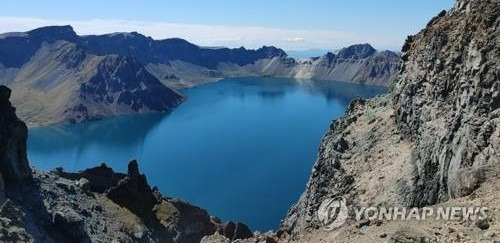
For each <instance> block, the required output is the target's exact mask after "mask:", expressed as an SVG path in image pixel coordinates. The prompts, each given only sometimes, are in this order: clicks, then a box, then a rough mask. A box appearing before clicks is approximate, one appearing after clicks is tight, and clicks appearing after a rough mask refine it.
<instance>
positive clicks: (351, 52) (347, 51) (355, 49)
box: [337, 43, 377, 59]
mask: <svg viewBox="0 0 500 243" xmlns="http://www.w3.org/2000/svg"><path fill="white" fill-rule="evenodd" d="M375 52H377V50H375V48H373V46H371V45H370V44H368V43H365V44H357V45H352V46H349V47H346V48H342V49H341V50H340V51H339V53H338V54H337V56H338V57H340V58H345V59H348V58H355V59H358V58H367V57H369V56H371V55H373V54H375Z"/></svg>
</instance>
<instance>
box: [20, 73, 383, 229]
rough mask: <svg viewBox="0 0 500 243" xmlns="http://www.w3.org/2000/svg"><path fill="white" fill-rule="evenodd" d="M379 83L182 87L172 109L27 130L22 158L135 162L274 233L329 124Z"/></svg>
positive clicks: (151, 177)
mask: <svg viewBox="0 0 500 243" xmlns="http://www.w3.org/2000/svg"><path fill="white" fill-rule="evenodd" d="M384 92H386V88H383V87H373V86H363V85H356V84H349V83H341V82H331V81H329V82H326V81H314V82H313V81H303V80H302V81H301V80H292V79H279V78H231V79H226V80H222V81H219V82H216V83H210V84H205V85H202V86H199V87H196V88H193V89H187V90H184V91H183V93H184V94H185V95H186V96H187V97H188V100H187V101H186V102H185V103H184V104H182V105H181V106H179V107H178V108H176V109H175V110H173V111H172V112H171V113H170V114H147V115H135V116H125V117H115V118H110V119H105V120H102V121H96V122H89V123H84V124H72V125H57V126H49V127H42V128H33V129H30V131H29V139H28V157H29V159H30V162H31V163H32V164H33V165H34V166H36V167H37V168H41V169H47V170H49V169H53V168H55V167H58V166H61V167H63V168H64V169H65V170H67V171H78V170H83V169H85V168H89V167H93V166H97V165H99V164H100V163H101V162H106V164H108V165H109V166H111V167H112V168H113V169H114V170H115V171H118V172H126V169H127V164H128V162H129V161H130V160H131V159H132V158H136V159H138V161H139V167H140V170H141V172H142V173H145V174H146V175H147V177H148V181H149V183H150V184H151V185H155V186H158V188H159V189H160V191H161V192H162V193H163V194H165V195H168V196H170V197H176V198H179V199H182V200H185V201H188V202H190V203H192V204H194V205H197V206H200V207H202V208H205V209H207V210H208V211H209V213H210V214H211V215H216V216H218V217H220V218H221V219H222V220H233V221H241V222H245V223H246V224H248V225H249V226H250V228H251V229H252V230H260V231H267V230H269V229H277V228H278V227H279V222H280V220H281V219H282V218H283V217H284V216H285V215H286V212H287V210H288V208H289V207H290V206H291V205H292V204H293V203H294V202H296V201H297V199H298V198H299V196H300V194H301V193H302V192H303V190H304V189H305V185H306V182H307V180H308V178H309V176H310V173H311V168H312V165H313V164H314V161H315V158H316V153H317V149H318V146H319V143H320V141H321V138H322V136H323V134H324V133H325V132H326V130H327V129H328V126H329V124H330V122H331V120H332V119H333V118H335V117H338V116H340V115H342V114H344V112H345V109H346V107H347V105H348V104H349V102H350V101H351V100H352V99H353V98H355V97H373V96H375V95H378V94H381V93H384Z"/></svg>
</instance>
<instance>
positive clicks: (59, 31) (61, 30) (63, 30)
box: [27, 25, 77, 40]
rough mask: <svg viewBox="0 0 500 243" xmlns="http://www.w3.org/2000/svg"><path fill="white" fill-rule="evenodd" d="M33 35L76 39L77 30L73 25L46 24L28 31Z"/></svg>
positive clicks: (54, 38)
mask: <svg viewBox="0 0 500 243" xmlns="http://www.w3.org/2000/svg"><path fill="white" fill-rule="evenodd" d="M27 33H28V34H29V35H30V36H31V37H42V38H44V39H50V40H58V39H63V40H74V39H76V38H77V34H76V32H75V31H74V30H73V27H71V25H62V26H46V27H41V28H37V29H34V30H31V31H28V32H27Z"/></svg>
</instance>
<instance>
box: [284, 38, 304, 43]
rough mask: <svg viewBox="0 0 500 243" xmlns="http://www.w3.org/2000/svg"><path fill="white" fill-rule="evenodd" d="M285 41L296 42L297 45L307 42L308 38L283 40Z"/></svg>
mask: <svg viewBox="0 0 500 243" xmlns="http://www.w3.org/2000/svg"><path fill="white" fill-rule="evenodd" d="M283 40H284V41H286V42H296V43H300V42H306V38H302V37H293V38H283Z"/></svg>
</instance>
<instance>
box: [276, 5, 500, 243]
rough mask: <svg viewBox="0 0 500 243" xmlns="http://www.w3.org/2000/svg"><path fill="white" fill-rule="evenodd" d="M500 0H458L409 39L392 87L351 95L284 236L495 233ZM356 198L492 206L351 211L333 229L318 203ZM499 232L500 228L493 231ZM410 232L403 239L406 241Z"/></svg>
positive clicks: (356, 202) (355, 201) (467, 236)
mask: <svg viewBox="0 0 500 243" xmlns="http://www.w3.org/2000/svg"><path fill="white" fill-rule="evenodd" d="M499 13H500V2H499V1H498V0H459V1H457V3H456V4H455V7H454V8H453V9H452V10H450V11H449V12H445V11H443V12H441V13H440V14H439V15H438V16H437V17H435V18H434V19H432V20H431V21H430V22H429V24H428V25H427V27H426V28H425V29H423V30H422V31H421V32H420V33H418V34H416V35H414V36H410V37H408V39H407V41H406V44H405V45H404V47H403V54H402V62H403V63H402V67H401V72H400V74H399V75H398V77H397V78H396V81H395V83H394V85H393V88H392V93H390V94H388V95H384V96H381V97H378V98H375V99H372V100H355V101H353V102H352V103H351V105H350V107H349V108H348V111H347V112H346V115H345V116H344V117H342V118H339V119H337V120H335V121H334V122H333V123H332V125H331V127H330V129H329V131H328V132H327V133H326V135H325V136H324V138H323V141H322V143H321V146H320V150H319V154H318V159H317V162H316V163H315V165H314V168H313V172H312V176H311V178H310V180H309V182H308V184H307V188H306V191H305V192H304V193H303V195H302V196H301V198H300V200H299V201H298V203H297V204H296V205H294V206H293V207H292V208H291V209H290V211H289V213H288V216H287V217H286V219H285V220H284V221H283V223H282V228H281V235H282V237H283V239H288V240H297V241H300V242H304V241H315V240H319V239H323V240H326V241H335V242H344V241H345V242H352V241H353V240H359V241H367V240H368V241H372V242H373V241H381V242H384V241H387V240H389V241H390V242H403V240H408V242H413V241H422V242H424V241H431V242H433V241H435V242H443V241H445V240H450V239H455V240H457V241H482V240H485V241H488V240H493V239H494V238H496V237H497V236H498V232H499V230H500V225H499V224H498V222H499V221H498V219H499V217H500V216H499V215H498V211H499V207H500V205H499V199H500V198H499V196H498V194H497V193H496V191H497V190H498V189H499V188H500V156H499V155H500V109H499V108H500V98H499V97H500V96H499V90H500V81H499V74H500V73H499V71H498V70H499V69H498V68H499V67H500V65H499V60H500V48H499V43H500V41H499V32H500V21H499ZM335 197H343V198H345V199H346V200H347V204H348V205H351V206H352V207H357V206H384V205H385V206H417V207H422V206H426V205H431V206H433V205H434V206H443V205H457V206H479V205H482V206H487V207H489V211H490V212H492V214H490V215H489V219H488V220H486V221H483V222H476V223H475V224H474V223H471V222H469V221H467V220H464V219H463V220H461V221H459V222H458V223H457V222H442V221H441V222H430V221H426V222H422V221H421V222H418V221H416V222H408V221H403V222H402V221H398V222H390V221H380V222H373V221H372V222H370V221H366V220H365V221H362V222H359V221H358V222H355V221H348V222H347V224H346V225H345V226H344V227H342V228H340V229H339V230H337V231H334V232H325V231H322V230H318V229H319V228H321V227H322V224H321V222H320V221H319V219H318V216H317V212H318V209H319V206H320V204H321V203H322V202H323V201H324V200H325V199H329V198H335ZM496 239H498V238H496ZM404 242H406V241H404Z"/></svg>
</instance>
